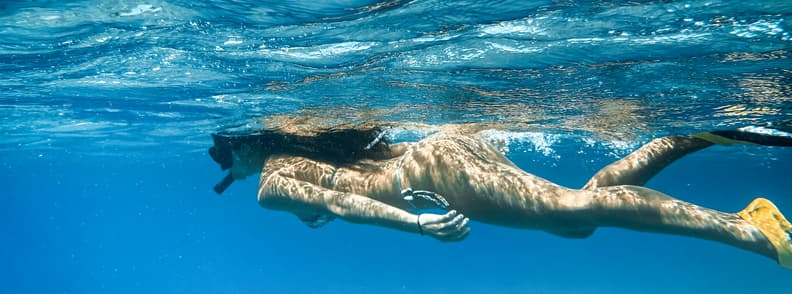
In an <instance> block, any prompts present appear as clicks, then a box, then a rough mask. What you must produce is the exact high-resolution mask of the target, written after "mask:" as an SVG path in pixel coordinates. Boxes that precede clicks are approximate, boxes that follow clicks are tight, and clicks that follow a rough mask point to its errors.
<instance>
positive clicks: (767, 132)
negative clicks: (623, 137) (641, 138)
mask: <svg viewBox="0 0 792 294" xmlns="http://www.w3.org/2000/svg"><path fill="white" fill-rule="evenodd" d="M788 128H792V127H788V126H786V125H781V124H776V125H770V124H768V125H767V126H761V127H760V126H750V127H743V128H739V129H735V130H725V131H712V132H704V133H698V134H694V135H689V136H671V137H665V138H659V139H654V140H652V141H651V142H649V143H647V144H646V145H643V146H641V148H639V149H638V150H636V151H634V152H633V153H630V154H629V155H627V156H626V157H624V158H622V159H620V160H618V161H616V162H614V163H611V164H610V165H608V166H606V167H604V168H602V169H601V170H600V171H598V172H597V173H596V174H594V176H593V177H592V178H591V179H590V180H589V181H588V183H586V185H585V186H583V189H594V188H597V187H608V186H616V185H635V186H643V185H644V184H645V183H646V182H647V181H649V179H651V178H652V177H654V176H655V175H656V174H657V173H658V172H660V171H661V170H663V169H664V168H665V167H667V166H668V165H669V164H671V163H673V162H674V161H676V160H678V159H680V158H682V157H684V156H685V155H688V154H690V153H693V152H696V151H699V150H701V149H704V148H707V147H709V146H712V145H714V144H719V145H725V146H729V145H732V144H742V145H763V146H784V147H789V146H792V133H790V132H789V129H788Z"/></svg>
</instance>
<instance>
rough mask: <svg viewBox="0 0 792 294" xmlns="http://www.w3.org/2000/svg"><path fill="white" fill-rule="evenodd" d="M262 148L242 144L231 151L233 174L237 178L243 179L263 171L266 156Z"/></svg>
mask: <svg viewBox="0 0 792 294" xmlns="http://www.w3.org/2000/svg"><path fill="white" fill-rule="evenodd" d="M262 153H263V152H262V150H261V148H254V147H251V146H250V145H247V144H242V145H240V146H239V148H236V149H234V150H233V151H232V152H231V158H232V160H233V164H232V165H231V170H230V171H231V175H232V176H233V177H234V179H235V180H241V179H244V178H246V177H247V176H250V175H252V174H255V173H258V172H261V168H262V167H263V165H264V158H263V154H262Z"/></svg>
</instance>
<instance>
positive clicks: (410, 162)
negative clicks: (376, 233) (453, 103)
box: [260, 133, 558, 222]
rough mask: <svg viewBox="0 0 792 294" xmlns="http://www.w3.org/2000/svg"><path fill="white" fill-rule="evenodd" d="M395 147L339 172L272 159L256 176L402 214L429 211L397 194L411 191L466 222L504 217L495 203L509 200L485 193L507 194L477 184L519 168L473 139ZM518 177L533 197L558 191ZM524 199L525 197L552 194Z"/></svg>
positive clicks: (444, 137)
mask: <svg viewBox="0 0 792 294" xmlns="http://www.w3.org/2000/svg"><path fill="white" fill-rule="evenodd" d="M400 147H406V149H405V150H402V151H400V152H399V153H398V156H394V157H392V158H389V159H384V160H364V161H361V162H359V163H357V164H355V165H352V166H343V167H336V166H333V165H331V164H328V163H324V162H318V161H314V160H311V159H308V158H303V157H294V156H272V157H270V158H269V160H268V161H267V163H266V165H265V167H264V170H263V172H262V178H261V185H266V184H267V178H268V177H269V176H271V175H272V174H273V173H278V174H279V175H282V176H286V177H290V178H294V179H298V180H301V181H306V182H309V183H312V184H315V185H319V186H322V187H324V188H327V189H331V190H335V191H339V192H349V193H354V194H357V195H362V196H366V197H369V198H372V199H376V200H378V201H381V202H384V203H387V204H389V205H392V206H395V207H399V208H402V209H404V210H408V211H415V210H416V209H422V208H434V207H432V205H431V203H428V202H414V203H413V204H412V205H411V204H410V203H409V202H407V201H406V200H404V198H403V196H402V195H401V193H400V192H401V190H402V189H405V188H412V189H414V190H428V191H432V192H435V193H437V194H440V195H442V196H443V197H444V198H445V199H446V200H447V201H448V202H449V203H450V206H451V208H452V209H456V210H459V211H462V212H463V213H465V214H466V215H469V216H472V217H473V216H475V215H482V216H484V215H491V212H492V211H500V213H499V214H500V215H507V214H508V211H506V212H504V210H503V208H502V207H499V206H500V205H498V203H497V202H498V201H500V200H499V199H511V198H513V197H506V196H507V195H488V193H490V194H491V193H495V191H508V190H509V189H505V190H504V189H500V188H499V189H493V188H492V187H487V186H486V185H480V184H477V183H495V182H494V181H492V179H490V178H487V177H492V175H503V174H504V173H503V172H504V171H512V170H519V169H517V168H516V167H515V166H514V164H513V163H512V162H511V161H509V160H508V159H507V158H506V157H505V156H504V155H503V154H501V153H500V152H499V151H497V150H496V149H495V148H494V147H493V146H492V145H490V144H489V143H487V142H486V141H485V140H481V139H480V138H479V137H478V135H470V136H469V135H460V134H455V133H437V134H434V135H432V136H429V137H427V138H426V139H424V140H421V141H420V142H417V143H410V144H409V145H408V146H400ZM506 174H508V173H506ZM519 176H521V177H530V178H531V181H529V182H533V183H535V185H534V186H535V187H532V188H531V190H535V191H534V192H536V193H543V194H548V193H547V191H548V189H549V190H553V191H555V190H556V188H558V186H557V185H555V184H552V183H550V182H548V181H546V180H544V179H541V178H539V177H535V176H533V175H530V174H525V173H521V174H519ZM496 184H497V183H496ZM536 188H538V189H536ZM514 189H521V190H520V191H513V192H514V193H519V194H525V193H529V194H533V193H530V192H531V191H526V188H525V187H514ZM550 194H552V193H550ZM260 196H261V195H260ZM526 196H527V198H530V197H548V196H552V195H538V194H537V195H533V196H532V195H526ZM528 200H530V199H528ZM413 205H415V206H413ZM509 205H513V204H509ZM494 222H497V220H494Z"/></svg>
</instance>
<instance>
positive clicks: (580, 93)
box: [0, 0, 792, 294]
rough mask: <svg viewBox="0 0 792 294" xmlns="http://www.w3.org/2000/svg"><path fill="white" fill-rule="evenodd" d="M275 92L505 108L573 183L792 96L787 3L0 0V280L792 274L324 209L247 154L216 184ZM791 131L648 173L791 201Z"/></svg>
mask: <svg viewBox="0 0 792 294" xmlns="http://www.w3.org/2000/svg"><path fill="white" fill-rule="evenodd" d="M280 114H286V115H296V116H309V117H321V118H324V119H329V120H334V121H338V122H345V121H349V122H359V121H365V120H372V119H379V120H391V121H399V122H420V123H428V124H442V123H457V122H498V123H502V125H503V126H506V127H507V130H506V131H502V132H498V133H495V134H494V136H497V137H498V139H499V140H502V141H503V142H505V143H507V147H508V150H504V151H506V154H507V156H508V157H509V158H510V159H512V160H513V161H514V162H515V163H516V164H517V165H518V166H520V167H522V168H524V169H525V170H527V171H529V172H532V173H535V174H537V175H540V176H542V177H544V178H547V179H550V180H553V181H556V182H558V183H560V184H563V185H568V186H572V187H580V186H582V185H583V184H584V183H585V182H586V181H587V180H588V178H589V177H590V176H591V175H592V174H593V173H594V172H595V171H596V170H598V169H599V168H601V167H602V166H604V165H606V164H608V163H609V162H611V161H614V160H616V159H617V158H619V157H620V156H623V155H625V154H627V153H629V152H630V151H632V150H634V149H635V148H637V147H638V146H640V144H642V143H644V142H647V141H648V140H650V139H651V138H654V137H659V136H664V135H670V134H689V133H694V132H699V131H707V130H714V129H733V128H736V127H741V126H747V125H753V124H764V123H768V122H778V121H785V120H790V119H792V1H721V0H708V1H692V0H691V1H669V0H667V1H659V0H658V1H643V0H637V1H567V0H556V1H551V0H546V1H531V0H523V1H471V0H466V1H456V0H450V1H444V0H414V1H400V0H392V1H382V2H377V1H355V0H349V1H340V0H336V1H322V0H314V1H293V0H283V1H251V0H236V1H230V0H229V1H220V0H203V1H180V0H121V1H99V0H86V1H2V2H0V132H1V133H0V134H2V137H0V184H2V186H3V187H2V189H0V191H2V192H0V249H2V250H0V293H455V294H456V293H792V271H790V270H788V269H783V268H781V267H780V266H778V265H777V264H776V262H775V261H773V260H770V259H767V258H765V257H762V256H759V255H756V254H753V253H750V252H747V251H742V250H740V249H736V248H733V247H729V246H727V245H723V244H720V243H715V242H711V241H706V240H700V239H695V238H688V237H680V236H670V235H661V234H651V233H642V232H634V231H628V230H622V229H615V228H602V229H599V230H598V231H597V232H596V233H595V234H594V235H593V236H591V237H590V238H588V239H584V240H572V239H564V238H560V237H557V236H554V235H550V234H547V233H544V232H540V231H526V230H516V229H508V228H502V227H496V226H492V225H486V224H482V223H477V222H473V223H472V224H471V229H472V231H471V234H470V236H469V237H468V238H467V239H466V240H464V241H463V242H459V243H441V242H438V241H435V240H433V239H431V238H428V237H421V236H418V235H411V234H407V233H403V232H398V231H394V230H388V229H383V228H379V227H374V226H366V225H355V224H351V223H346V222H344V221H335V222H333V223H331V224H329V225H327V226H325V227H323V228H321V229H310V228H308V227H306V226H305V225H303V224H302V223H301V222H300V221H299V220H298V219H297V218H295V217H294V216H292V215H290V214H287V213H283V212H275V211H269V210H264V209H262V208H261V207H259V205H258V204H257V202H256V186H257V184H258V183H257V179H256V178H255V177H253V178H249V179H247V180H244V181H241V182H237V183H235V184H234V185H233V186H231V188H230V189H229V190H228V191H226V193H224V194H223V195H222V196H217V195H216V194H215V193H214V192H213V191H212V186H213V185H214V184H215V183H216V182H217V181H218V180H220V179H221V178H222V177H223V176H224V173H223V172H222V171H221V170H220V168H219V167H218V165H217V164H215V163H214V162H213V161H212V160H211V158H210V157H209V156H208V154H207V151H206V150H207V148H208V147H210V146H211V144H212V142H211V137H210V134H211V133H212V132H215V131H218V130H221V129H225V128H229V127H235V128H249V129H253V128H258V127H262V126H264V127H266V125H263V124H262V123H261V122H260V121H261V120H260V118H261V117H268V116H273V115H280ZM397 135H398V134H397ZM418 135H420V134H418ZM790 149H792V148H786V149H785V148H778V147H758V146H729V147H725V146H718V147H712V148H709V149H705V150H703V151H700V152H698V153H695V154H692V155H689V156H688V157H686V158H684V159H682V160H680V161H678V162H676V163H674V164H673V165H672V166H670V167H669V168H667V169H666V170H664V171H663V172H662V173H661V174H659V175H658V176H657V177H656V178H654V179H653V180H652V181H651V182H649V183H648V184H647V186H648V187H651V188H654V189H657V190H660V191H662V192H664V193H666V194H669V195H671V196H674V197H677V198H680V199H683V200H686V201H690V202H693V203H696V204H700V205H703V206H707V207H710V208H714V209H719V210H723V211H729V212H735V211H739V210H741V209H743V208H744V207H745V206H746V205H747V204H748V203H749V202H750V201H751V200H752V199H753V198H755V197H758V196H763V197H766V198H769V199H771V200H772V201H773V202H775V204H776V205H777V206H778V207H779V209H780V210H781V211H782V212H785V213H786V215H787V217H791V216H792V150H790Z"/></svg>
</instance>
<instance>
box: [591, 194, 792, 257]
mask: <svg viewBox="0 0 792 294" xmlns="http://www.w3.org/2000/svg"><path fill="white" fill-rule="evenodd" d="M591 192H592V193H591V195H590V197H591V202H590V203H588V204H587V205H586V209H582V210H581V211H579V212H580V214H581V215H582V216H581V217H584V218H589V219H590V220H591V222H592V225H594V226H596V227H621V228H626V229H632V230H637V231H646V232H655V233H666V234H675V235H685V236H691V237H696V238H702V239H708V240H713V241H717V242H721V243H726V244H729V245H732V246H736V247H739V248H742V249H745V250H749V251H752V252H755V253H758V254H761V255H764V256H767V257H769V258H772V259H774V260H777V261H778V262H779V263H780V264H781V265H782V266H785V267H791V268H792V240H790V238H792V236H790V234H792V225H790V224H789V222H788V221H787V220H786V219H784V217H783V216H782V215H781V213H780V212H779V211H778V209H776V208H775V206H773V205H772V203H770V202H769V201H767V200H765V199H757V200H755V201H754V202H752V203H751V204H750V205H749V206H748V207H747V208H746V209H745V210H743V211H741V212H738V213H725V212H721V211H717V210H713V209H709V208H705V207H701V206H698V205H695V204H691V203H688V202H684V201H681V200H678V199H674V198H672V197H670V196H667V195H665V194H663V193H660V192H657V191H654V190H651V189H648V188H644V187H639V186H612V187H604V188H598V189H594V190H591Z"/></svg>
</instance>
